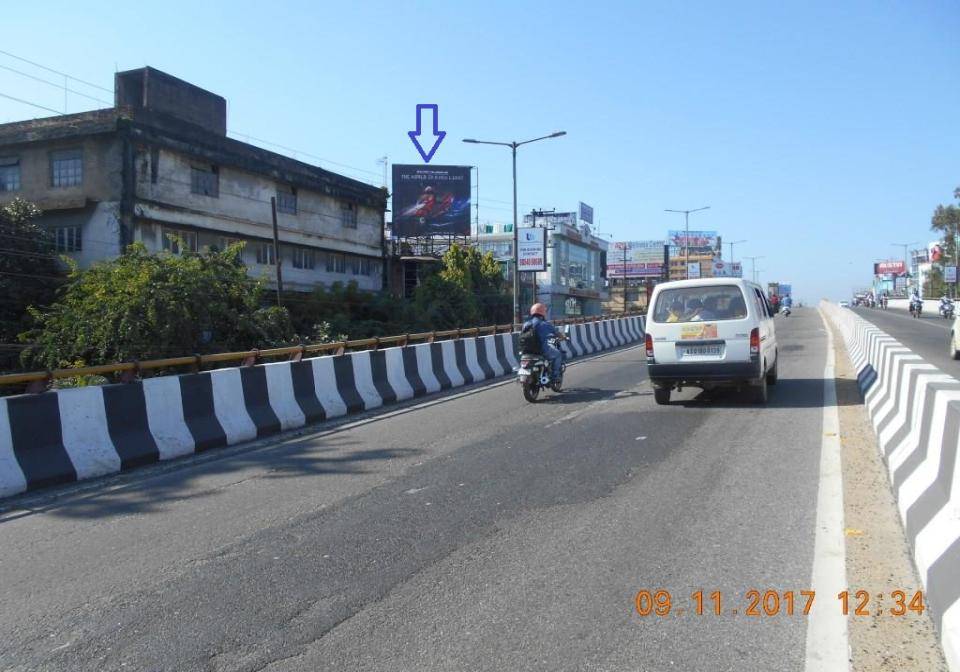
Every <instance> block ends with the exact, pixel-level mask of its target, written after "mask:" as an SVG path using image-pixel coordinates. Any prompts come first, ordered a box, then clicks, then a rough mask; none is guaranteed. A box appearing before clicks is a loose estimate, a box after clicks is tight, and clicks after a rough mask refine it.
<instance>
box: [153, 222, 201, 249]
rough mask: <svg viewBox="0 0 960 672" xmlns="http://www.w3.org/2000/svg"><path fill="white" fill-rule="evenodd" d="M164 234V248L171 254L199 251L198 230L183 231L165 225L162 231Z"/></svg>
mask: <svg viewBox="0 0 960 672" xmlns="http://www.w3.org/2000/svg"><path fill="white" fill-rule="evenodd" d="M160 233H161V235H162V236H163V249H164V251H165V252H170V253H171V254H181V253H183V252H196V251H197V232H196V231H181V230H178V229H168V228H166V227H164V228H163V229H161V231H160Z"/></svg>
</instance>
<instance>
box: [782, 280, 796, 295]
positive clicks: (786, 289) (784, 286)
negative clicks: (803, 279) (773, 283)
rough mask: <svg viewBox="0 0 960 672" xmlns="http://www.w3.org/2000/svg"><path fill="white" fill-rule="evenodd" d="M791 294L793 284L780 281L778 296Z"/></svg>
mask: <svg viewBox="0 0 960 672" xmlns="http://www.w3.org/2000/svg"><path fill="white" fill-rule="evenodd" d="M792 295H793V285H788V284H786V283H783V282H781V283H780V296H792Z"/></svg>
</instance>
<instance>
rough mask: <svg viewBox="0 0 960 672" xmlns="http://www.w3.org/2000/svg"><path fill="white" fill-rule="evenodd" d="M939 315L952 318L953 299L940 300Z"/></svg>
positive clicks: (947, 318)
mask: <svg viewBox="0 0 960 672" xmlns="http://www.w3.org/2000/svg"><path fill="white" fill-rule="evenodd" d="M940 317H942V318H943V319H945V320H952V319H953V301H950V300H949V299H948V300H946V301H941V302H940Z"/></svg>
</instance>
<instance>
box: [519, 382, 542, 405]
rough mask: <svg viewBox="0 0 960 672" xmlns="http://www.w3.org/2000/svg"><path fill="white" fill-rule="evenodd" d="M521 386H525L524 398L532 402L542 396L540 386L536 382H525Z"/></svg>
mask: <svg viewBox="0 0 960 672" xmlns="http://www.w3.org/2000/svg"><path fill="white" fill-rule="evenodd" d="M521 387H522V388H523V398H524V399H526V400H527V401H529V402H530V403H531V404H534V403H536V401H537V397H539V396H540V386H539V385H537V384H536V383H524V384H523V385H521Z"/></svg>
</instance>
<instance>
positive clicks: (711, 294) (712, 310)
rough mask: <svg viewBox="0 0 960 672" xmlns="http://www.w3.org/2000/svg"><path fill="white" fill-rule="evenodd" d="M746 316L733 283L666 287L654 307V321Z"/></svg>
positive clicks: (738, 317) (740, 295)
mask: <svg viewBox="0 0 960 672" xmlns="http://www.w3.org/2000/svg"><path fill="white" fill-rule="evenodd" d="M746 316H747V303H746V301H745V300H744V298H743V292H741V291H740V288H739V287H737V286H736V285H705V286H703V287H678V288H676V289H665V290H664V291H662V292H660V294H659V296H658V297H657V305H656V306H654V310H653V321H654V322H701V321H707V320H709V321H711V322H716V321H720V320H742V319H743V318H745V317H746Z"/></svg>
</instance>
